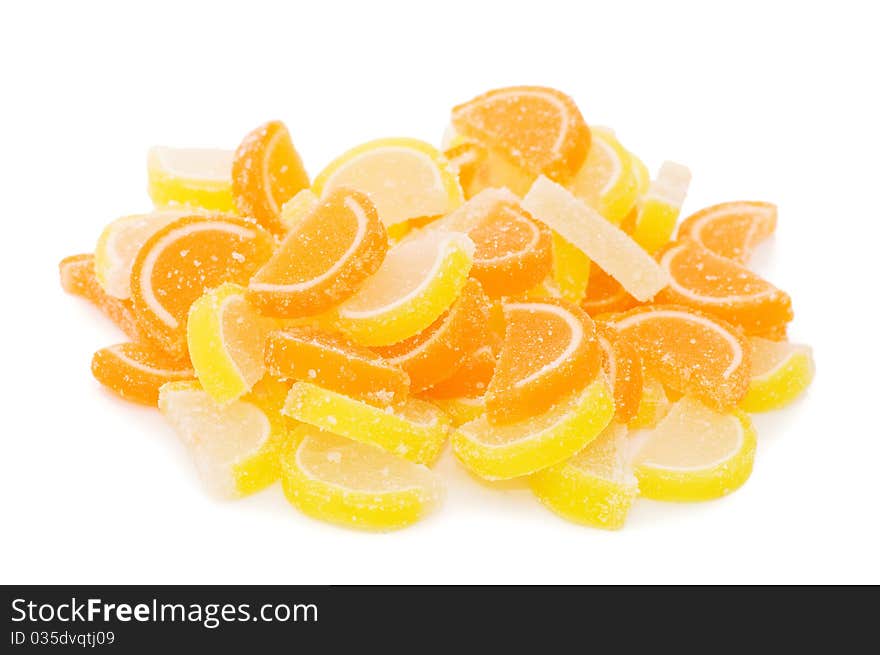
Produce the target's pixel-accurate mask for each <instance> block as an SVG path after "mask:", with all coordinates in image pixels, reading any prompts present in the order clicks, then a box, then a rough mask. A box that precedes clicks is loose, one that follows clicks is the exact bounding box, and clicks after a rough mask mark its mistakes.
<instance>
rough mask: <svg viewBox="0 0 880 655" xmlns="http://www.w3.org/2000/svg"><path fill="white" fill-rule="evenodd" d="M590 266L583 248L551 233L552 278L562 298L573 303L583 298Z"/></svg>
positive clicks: (588, 280) (587, 284)
mask: <svg viewBox="0 0 880 655" xmlns="http://www.w3.org/2000/svg"><path fill="white" fill-rule="evenodd" d="M591 268H592V267H591V265H590V258H589V257H587V255H586V254H585V253H584V251H583V250H581V249H580V248H578V247H577V246H575V245H572V244H571V243H569V242H568V241H566V240H565V239H563V238H562V237H561V236H559V234H557V233H556V232H554V233H553V280H554V281H555V282H556V286H557V288H558V289H559V293H560V295H561V296H562V297H563V298H565V299H566V300H568V301H569V302H573V303H575V304H578V303H580V302H581V301H582V300H583V299H584V297H585V296H586V295H587V288H588V287H589V285H590V269H591Z"/></svg>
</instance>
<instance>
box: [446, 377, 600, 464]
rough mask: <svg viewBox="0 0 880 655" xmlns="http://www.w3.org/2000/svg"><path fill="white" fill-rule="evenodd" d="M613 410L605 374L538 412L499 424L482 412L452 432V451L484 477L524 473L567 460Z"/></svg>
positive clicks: (595, 433)
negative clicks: (534, 415)
mask: <svg viewBox="0 0 880 655" xmlns="http://www.w3.org/2000/svg"><path fill="white" fill-rule="evenodd" d="M613 415H614V400H613V399H612V398H611V391H610V390H609V389H608V385H607V384H606V383H605V378H604V376H599V377H597V378H596V379H595V380H594V381H593V382H592V383H591V384H590V385H588V386H587V387H586V388H585V389H583V390H582V391H581V392H580V393H575V394H572V395H570V396H569V397H568V398H566V399H565V400H563V401H561V402H559V403H558V404H557V405H556V406H554V407H553V408H552V409H551V410H550V411H548V412H545V413H543V414H541V415H539V416H536V417H534V418H531V419H528V420H526V421H521V422H518V423H511V424H508V425H503V426H498V425H494V424H492V423H490V422H489V421H488V417H487V416H481V417H479V418H477V419H476V420H474V421H471V422H470V423H465V424H464V425H462V426H461V427H459V428H458V429H457V430H455V432H453V434H452V448H453V450H454V451H455V456H456V457H458V459H459V460H460V461H461V462H462V463H463V464H464V465H465V466H466V467H467V468H468V469H470V470H471V471H472V472H473V473H475V474H476V475H478V476H480V477H481V478H484V479H486V480H506V479H509V478H516V477H519V476H522V475H529V474H531V473H534V472H536V471H540V470H541V469H543V468H547V467H548V466H552V465H553V464H557V463H559V462H561V461H563V460H565V459H568V458H569V457H571V456H572V455H574V454H575V453H576V452H578V451H579V450H581V449H582V448H583V447H584V446H586V445H587V444H588V443H590V442H591V441H592V440H593V439H595V438H596V436H597V435H598V434H599V433H600V432H601V431H602V430H603V429H604V428H605V426H606V425H608V423H609V421H611V417H612V416H613Z"/></svg>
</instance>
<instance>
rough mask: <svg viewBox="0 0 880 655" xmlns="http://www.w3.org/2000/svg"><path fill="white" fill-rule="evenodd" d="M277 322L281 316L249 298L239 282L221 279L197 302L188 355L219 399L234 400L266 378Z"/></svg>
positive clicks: (188, 332)
mask: <svg viewBox="0 0 880 655" xmlns="http://www.w3.org/2000/svg"><path fill="white" fill-rule="evenodd" d="M276 327H277V321H274V320H272V319H271V318H267V317H265V316H262V315H261V314H260V313H259V312H257V310H256V309H255V308H254V307H253V306H252V305H251V304H250V303H248V302H247V301H246V300H245V290H244V287H242V286H240V285H238V284H232V283H230V282H226V283H224V284H221V285H220V286H219V287H217V288H216V289H212V290H211V291H208V292H207V293H206V294H205V295H203V296H202V297H201V298H199V299H198V300H196V301H195V302H194V303H193V304H192V306H191V307H190V309H189V316H188V319H187V323H186V340H187V345H188V347H189V356H190V359H191V360H192V363H193V367H194V368H195V370H196V373H197V374H198V378H199V382H201V384H202V387H203V388H204V390H205V391H207V392H208V393H209V394H210V395H211V397H212V398H213V399H214V400H216V401H217V402H221V403H225V402H229V401H230V400H235V399H236V398H239V397H241V396H243V395H244V394H246V393H247V392H248V391H250V390H251V389H252V388H253V386H254V385H255V384H256V383H257V382H258V381H259V380H260V379H261V378H262V377H263V375H264V374H265V373H266V365H265V363H264V361H263V347H264V344H265V341H266V335H267V334H268V333H269V331H270V330H272V329H273V328H276Z"/></svg>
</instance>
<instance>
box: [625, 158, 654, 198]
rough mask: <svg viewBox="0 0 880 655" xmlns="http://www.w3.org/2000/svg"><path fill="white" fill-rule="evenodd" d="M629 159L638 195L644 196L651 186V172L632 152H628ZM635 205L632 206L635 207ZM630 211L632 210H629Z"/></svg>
mask: <svg viewBox="0 0 880 655" xmlns="http://www.w3.org/2000/svg"><path fill="white" fill-rule="evenodd" d="M629 160H630V163H631V164H632V170H633V177H634V178H635V180H636V188H637V189H638V192H639V197H641V196H644V195H645V194H646V193H648V189H649V188H651V173H650V172H649V171H648V167H647V166H645V162H643V161H642V160H641V159H639V158H638V157H637V156H636V155H634V154H633V153H632V152H630V153H629ZM635 208H636V207H633V209H635ZM630 212H632V210H630Z"/></svg>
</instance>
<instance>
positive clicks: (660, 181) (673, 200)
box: [632, 161, 691, 253]
mask: <svg viewBox="0 0 880 655" xmlns="http://www.w3.org/2000/svg"><path fill="white" fill-rule="evenodd" d="M690 182H691V172H690V171H689V170H688V169H687V168H686V167H685V166H682V165H681V164H676V163H675V162H671V161H667V162H663V164H662V165H661V166H660V171H659V172H658V173H657V178H656V179H655V180H653V181H652V182H651V186H650V187H649V188H648V191H647V193H646V194H645V195H644V197H643V198H642V202H641V206H640V207H639V211H638V214H637V215H636V219H635V223H634V226H633V232H632V237H633V239H635V240H636V243H638V244H639V245H640V246H642V248H644V249H645V250H647V251H648V252H651V253H653V252H656V251H657V250H659V249H660V248H661V247H663V246H665V245H666V244H667V243H668V242H669V239H670V237H672V233H673V232H674V231H675V223H676V222H677V221H678V215H679V214H680V213H681V206H682V204H684V198H685V196H686V195H687V190H688V185H690Z"/></svg>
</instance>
